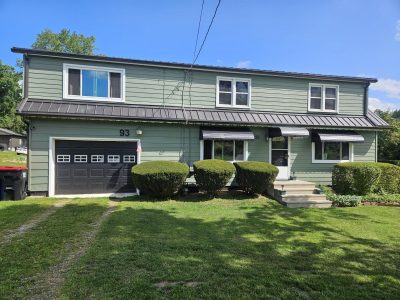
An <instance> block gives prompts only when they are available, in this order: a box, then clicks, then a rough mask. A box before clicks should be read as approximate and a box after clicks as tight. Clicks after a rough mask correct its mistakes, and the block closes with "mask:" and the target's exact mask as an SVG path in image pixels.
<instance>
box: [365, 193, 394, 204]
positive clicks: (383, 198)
mask: <svg viewBox="0 0 400 300" xmlns="http://www.w3.org/2000/svg"><path fill="white" fill-rule="evenodd" d="M362 201H363V202H364V201H366V202H375V203H400V195H399V194H390V195H381V194H369V195H366V196H363V197H362Z"/></svg>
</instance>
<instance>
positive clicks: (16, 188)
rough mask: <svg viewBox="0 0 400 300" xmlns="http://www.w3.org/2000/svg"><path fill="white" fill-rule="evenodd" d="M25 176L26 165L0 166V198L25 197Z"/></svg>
mask: <svg viewBox="0 0 400 300" xmlns="http://www.w3.org/2000/svg"><path fill="white" fill-rule="evenodd" d="M27 178H28V168H26V167H0V200H22V199H25V197H26V191H27V187H28V185H27V183H28V181H27Z"/></svg>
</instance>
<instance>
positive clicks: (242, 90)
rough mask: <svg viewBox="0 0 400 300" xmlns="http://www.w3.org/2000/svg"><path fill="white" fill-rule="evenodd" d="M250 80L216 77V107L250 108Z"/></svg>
mask: <svg viewBox="0 0 400 300" xmlns="http://www.w3.org/2000/svg"><path fill="white" fill-rule="evenodd" d="M250 91H251V80H250V79H243V78H229V77H218V78H217V100H216V102H217V103H216V106H217V107H235V108H250V96H251V93H250Z"/></svg>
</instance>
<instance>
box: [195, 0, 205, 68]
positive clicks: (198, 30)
mask: <svg viewBox="0 0 400 300" xmlns="http://www.w3.org/2000/svg"><path fill="white" fill-rule="evenodd" d="M203 8H204V0H203V1H202V3H201V10H200V18H199V24H198V25H197V35H196V44H195V46H194V51H193V61H194V59H195V57H196V51H197V42H198V41H199V34H200V27H201V19H202V17H203Z"/></svg>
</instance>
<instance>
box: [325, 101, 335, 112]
mask: <svg viewBox="0 0 400 300" xmlns="http://www.w3.org/2000/svg"><path fill="white" fill-rule="evenodd" d="M325 109H328V110H336V100H335V99H325Z"/></svg>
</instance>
